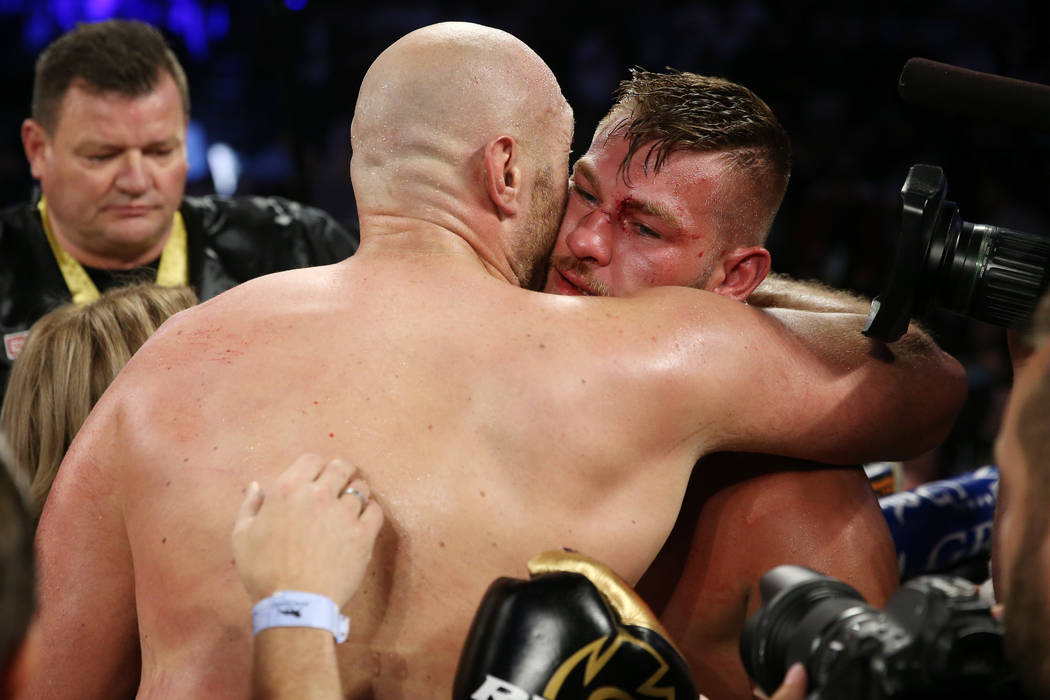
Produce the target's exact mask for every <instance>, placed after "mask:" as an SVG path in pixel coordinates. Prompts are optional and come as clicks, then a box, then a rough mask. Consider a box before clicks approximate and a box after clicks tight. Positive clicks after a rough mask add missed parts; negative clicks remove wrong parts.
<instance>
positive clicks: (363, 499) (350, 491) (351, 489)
mask: <svg viewBox="0 0 1050 700" xmlns="http://www.w3.org/2000/svg"><path fill="white" fill-rule="evenodd" d="M348 494H353V495H354V496H357V500H359V501H361V510H364V509H365V506H367V505H368V498H367V497H366V496H365V495H364V494H363V493H361V492H360V491H358V490H357V489H355V488H354V487H353V486H347V487H346V488H345V489H343V492H342V493H341V494H339V495H340V496H346V495H348Z"/></svg>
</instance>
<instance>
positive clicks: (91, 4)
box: [84, 0, 117, 22]
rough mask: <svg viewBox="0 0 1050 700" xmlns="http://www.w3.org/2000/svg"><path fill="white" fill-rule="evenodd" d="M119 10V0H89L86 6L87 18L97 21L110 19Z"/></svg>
mask: <svg viewBox="0 0 1050 700" xmlns="http://www.w3.org/2000/svg"><path fill="white" fill-rule="evenodd" d="M116 10H117V0H88V1H87V3H86V6H85V7H84V15H85V19H87V20H89V21H91V22H97V21H99V20H103V19H109V18H110V17H112V16H113V14H114V13H115V12H116Z"/></svg>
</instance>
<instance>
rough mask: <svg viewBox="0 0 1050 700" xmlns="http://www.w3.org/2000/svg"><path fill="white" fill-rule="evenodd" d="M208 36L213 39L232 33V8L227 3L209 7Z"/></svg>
mask: <svg viewBox="0 0 1050 700" xmlns="http://www.w3.org/2000/svg"><path fill="white" fill-rule="evenodd" d="M207 22H208V36H209V37H211V38H212V39H223V38H225V37H226V35H227V34H229V33H230V9H229V8H228V7H226V6H225V5H213V6H212V7H209V8H208V19H207Z"/></svg>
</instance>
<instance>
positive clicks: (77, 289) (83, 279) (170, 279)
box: [37, 197, 189, 304]
mask: <svg viewBox="0 0 1050 700" xmlns="http://www.w3.org/2000/svg"><path fill="white" fill-rule="evenodd" d="M37 209H39V210H40V219H41V220H42V221H43V222H44V235H45V236H47V242H48V243H49V244H50V245H51V252H52V253H54V255H55V262H57V263H58V269H59V270H61V271H62V278H63V279H64V280H65V281H66V287H68V288H69V293H70V294H72V295H73V303H74V304H87V303H90V302H92V301H95V300H96V299H98V297H99V294H98V288H97V287H96V286H95V283H94V282H92V281H91V277H89V276H88V273H87V270H85V269H84V266H83V265H81V264H80V263H79V262H78V261H77V259H76V258H74V257H73V256H72V255H70V254H69V253H68V252H66V249H65V248H63V247H62V246H61V245H60V244H59V242H58V239H56V238H55V234H54V233H52V232H51V224H50V223H48V220H47V200H46V199H45V198H44V197H41V198H40V202H39V203H38V204H37ZM157 284H159V285H160V286H161V287H181V286H184V285H187V284H189V260H188V257H187V255H186V224H185V223H184V222H183V220H182V214H181V213H180V212H179V211H176V212H175V217H174V219H173V221H172V224H171V236H169V237H168V242H167V243H165V244H164V250H163V251H162V252H161V254H160V263H159V264H158V265H157Z"/></svg>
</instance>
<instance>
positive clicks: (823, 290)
mask: <svg viewBox="0 0 1050 700" xmlns="http://www.w3.org/2000/svg"><path fill="white" fill-rule="evenodd" d="M748 302H749V303H751V304H753V305H755V306H758V307H760V308H765V309H767V310H769V311H770V312H772V313H774V314H777V313H784V312H786V311H787V310H795V311H804V312H805V311H808V312H818V313H847V314H851V315H856V316H863V317H865V318H866V316H867V314H868V311H869V309H870V308H871V300H870V299H866V298H864V297H862V296H859V295H855V294H853V293H852V292H848V291H845V290H839V289H832V288H830V287H827V286H825V285H823V284H820V283H819V282H802V281H799V280H794V279H791V278H790V277H787V276H786V275H779V274H770V275H769V276H768V277H767V278H766V279H765V281H763V283H762V285H761V286H759V288H758V289H757V290H755V292H754V293H753V294H752V295H751V297H750V298H749V299H748ZM778 310H779V311H778ZM849 332H850V333H851V334H852V329H851V330H850V331H849ZM845 340H850V339H845ZM852 340H858V339H857V338H856V337H855V336H854V337H853V338H852ZM838 342H839V339H829V344H832V345H834V344H836V343H838ZM869 344H870V349H871V352H872V353H874V354H876V356H878V357H881V359H883V361H885V362H887V363H896V366H897V368H898V369H899V370H900V371H899V372H898V373H897V375H896V376H897V379H898V383H894V384H890V385H889V386H888V387H887V391H897V390H899V389H900V387H901V386H903V385H902V384H901V383H900V382H907V381H910V380H912V379H916V380H918V383H916V384H915V385H914V387H915V390H916V391H915V392H914V393H915V395H914V399H915V400H914V401H912V402H909V403H908V404H907V406H906V408H907V407H910V408H911V409H912V410H911V411H905V412H904V413H902V414H901V415H900V416H899V417H898V424H900V425H905V426H911V427H912V428H913V429H911V430H909V431H908V432H906V433H904V434H903V435H901V436H900V437H899V438H898V439H897V440H895V441H893V442H890V441H887V443H886V444H885V448H886V450H891V451H892V452H885V451H883V452H880V453H879V454H873V455H871V456H869V457H868V458H867V459H889V458H891V457H892V458H897V459H905V458H909V457H913V456H915V455H917V454H919V453H921V452H925V451H926V450H928V449H931V448H932V447H934V446H936V445H937V444H939V443H940V442H941V440H943V439H944V437H945V436H946V435H947V433H948V431H949V430H950V429H951V425H952V422H953V421H954V420H955V417H956V415H957V414H958V412H959V410H960V409H961V408H962V402H963V400H964V399H965V392H966V381H965V374H964V372H963V369H962V365H960V364H959V362H958V361H957V360H956V359H955V358H954V357H952V356H951V355H949V354H947V353H946V352H944V351H942V350H941V349H940V348H939V347H938V346H937V344H936V343H935V342H934V341H933V339H932V338H930V336H929V335H928V334H927V333H926V332H925V331H924V330H923V329H922V328H921V327H920V326H919V325H918V324H917V323H911V324H910V325H909V326H908V330H907V332H906V333H905V334H904V335H903V336H902V337H901V338H900V340H898V341H896V342H894V343H891V344H889V345H884V344H881V343H879V342H878V341H874V340H872V341H870V342H869ZM901 438H902V439H901Z"/></svg>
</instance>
